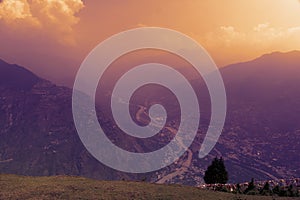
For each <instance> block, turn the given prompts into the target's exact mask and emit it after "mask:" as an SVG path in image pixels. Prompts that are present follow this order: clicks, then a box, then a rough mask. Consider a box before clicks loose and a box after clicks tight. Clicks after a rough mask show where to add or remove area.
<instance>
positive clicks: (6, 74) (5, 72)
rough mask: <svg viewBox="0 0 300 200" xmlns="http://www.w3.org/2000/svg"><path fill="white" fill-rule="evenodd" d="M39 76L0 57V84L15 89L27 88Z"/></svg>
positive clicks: (30, 86) (29, 87)
mask: <svg viewBox="0 0 300 200" xmlns="http://www.w3.org/2000/svg"><path fill="white" fill-rule="evenodd" d="M39 80H40V78H39V77H38V76H36V75H35V74H34V73H32V72H30V71H29V70H27V69H25V68H24V67H21V66H19V65H16V64H9V63H7V62H5V61H3V60H1V59H0V86H4V87H8V88H11V89H17V90H29V89H31V88H32V86H33V85H34V84H36V83H37V82H38V81H39Z"/></svg>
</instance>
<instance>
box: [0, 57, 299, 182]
mask: <svg viewBox="0 0 300 200" xmlns="http://www.w3.org/2000/svg"><path fill="white" fill-rule="evenodd" d="M220 72H221V74H222V77H223V80H224V83H225V88H226V93H227V101H228V108H227V110H228V112H227V118H226V122H225V126H224V129H223V132H222V135H221V137H220V139H219V141H218V143H217V145H216V146H215V148H214V149H213V151H212V152H211V153H210V154H209V155H208V156H207V157H205V158H204V159H198V149H199V144H193V145H192V146H191V148H190V149H189V151H188V152H187V153H186V154H184V156H182V157H181V158H180V159H179V161H178V162H176V163H174V164H172V165H170V166H168V167H166V168H164V169H161V170H159V171H156V172H153V173H147V174H128V173H122V172H118V171H116V170H113V169H110V168H108V167H106V166H105V165H103V164H101V163H100V162H98V161H97V160H96V159H95V158H93V156H92V155H91V154H90V153H89V152H88V151H87V150H86V149H85V147H84V146H83V144H82V143H81V141H80V139H79V137H78V135H77V132H76V129H75V126H74V122H73V117H72V107H71V106H72V104H71V101H72V99H71V98H72V90H71V89H70V88H67V87H62V86H56V85H55V84H53V83H51V82H49V81H47V80H44V79H42V78H40V77H38V76H36V75H35V74H34V73H32V72H30V71H28V70H26V69H25V68H24V67H21V66H18V65H12V64H8V63H6V62H5V61H2V60H0V173H13V174H23V175H33V176H38V175H44V176H51V175H59V174H64V175H79V176H85V177H90V178H96V179H105V180H120V179H133V180H135V179H142V178H146V179H147V180H148V181H151V182H160V183H183V184H189V185H197V184H200V183H202V182H203V179H202V177H203V174H204V171H205V169H206V168H207V166H208V164H209V163H210V162H211V160H212V159H213V158H214V157H215V156H222V157H223V158H224V161H225V165H226V167H227V170H228V173H229V181H230V182H244V181H248V180H250V179H251V178H252V177H253V178H255V179H258V180H266V179H277V178H290V177H300V169H299V166H300V160H299V159H298V158H299V154H298V152H299V151H300V88H299V85H300V52H299V51H292V52H287V53H280V52H274V53H271V54H266V55H263V56H261V57H259V58H257V59H255V60H252V61H249V62H243V63H237V64H233V65H229V66H226V67H223V68H221V69H220ZM191 82H192V81H191ZM201 87H202V86H200V88H201ZM140 95H141V96H143V94H142V93H140ZM169 95H170V96H172V95H171V94H169ZM148 96H149V98H150V100H151V95H148ZM171 98H172V97H171ZM203 99H205V97H203ZM174 102H175V104H176V101H175V100H174V101H172V103H171V105H172V104H173V103H174ZM171 105H170V104H167V105H166V106H170V107H171ZM203 105H204V106H206V107H207V108H208V107H209V102H208V103H205V102H204V104H203ZM99 110H100V111H99V113H100V114H98V116H99V119H100V120H99V121H101V120H102V121H105V123H102V125H103V126H105V127H104V129H105V130H106V131H108V136H109V138H110V139H111V140H114V139H116V138H118V139H119V141H121V142H120V146H122V147H123V148H125V149H126V148H128V149H129V150H132V151H137V152H139V151H141V150H142V149H144V148H146V147H145V146H147V144H148V145H149V144H150V145H152V146H153V145H154V146H155V144H156V147H161V146H162V145H163V144H164V143H165V141H162V140H160V139H159V137H158V138H156V140H155V141H154V142H153V141H152V142H151V141H147V142H144V143H143V142H141V141H140V140H134V139H132V138H129V139H128V140H127V138H126V137H125V136H123V135H118V134H117V133H118V132H119V130H116V129H115V127H114V126H113V125H112V124H111V123H109V122H108V121H109V119H104V117H105V115H102V114H101V112H102V110H101V107H100V108H99ZM132 110H133V112H137V110H135V109H134V108H132ZM208 110H209V109H208ZM103 112H104V113H105V111H103ZM203 116H204V119H203V120H204V124H206V121H208V119H209V114H208V115H203ZM133 118H134V117H133ZM145 119H146V120H147V117H145ZM107 120H108V121H107ZM135 120H136V121H137V122H141V121H143V120H141V119H139V120H138V119H135ZM175 127H176V125H175ZM205 130H206V128H205V125H204V128H203V129H202V128H201V127H200V128H199V132H200V133H201V134H200V135H199V138H200V139H199V141H201V138H203V135H204V134H205ZM202 133H203V134H202ZM167 135H168V134H167ZM168 137H171V136H170V134H169V135H168ZM135 142H137V144H135V145H129V144H134V143H135ZM128 146H129V147H128Z"/></svg>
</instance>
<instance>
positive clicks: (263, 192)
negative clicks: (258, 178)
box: [259, 181, 272, 195]
mask: <svg viewBox="0 0 300 200" xmlns="http://www.w3.org/2000/svg"><path fill="white" fill-rule="evenodd" d="M259 193H260V194H261V195H271V194H272V191H271V189H270V184H269V182H268V181H267V182H266V183H265V185H264V187H263V188H262V189H261V190H260V192H259Z"/></svg>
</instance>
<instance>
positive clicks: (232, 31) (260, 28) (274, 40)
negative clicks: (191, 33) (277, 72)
mask: <svg viewBox="0 0 300 200" xmlns="http://www.w3.org/2000/svg"><path fill="white" fill-rule="evenodd" d="M299 35H300V26H299V27H298V26H297V27H289V28H283V27H273V26H271V25H270V24H269V23H261V24H258V25H256V26H254V27H253V28H252V29H250V30H248V31H239V30H237V29H236V28H235V27H233V26H221V27H220V28H219V29H218V30H216V31H215V32H211V33H209V34H207V36H206V38H205V40H207V41H212V43H213V44H214V45H220V46H227V47H233V46H248V47H249V46H252V47H253V46H257V45H258V46H259V47H266V48H268V47H271V46H273V47H274V46H276V45H281V46H284V45H290V44H299V45H300V37H299Z"/></svg>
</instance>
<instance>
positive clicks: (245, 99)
mask: <svg viewBox="0 0 300 200" xmlns="http://www.w3.org/2000/svg"><path fill="white" fill-rule="evenodd" d="M221 73H222V76H223V79H224V82H225V87H226V92H227V98H228V114H227V119H226V125H225V129H224V132H223V134H222V136H221V138H220V141H219V145H218V146H217V147H216V149H217V150H219V151H220V152H221V153H222V155H223V156H224V157H225V159H227V162H228V164H229V165H230V166H231V167H230V168H232V169H231V170H234V171H237V172H238V173H236V174H235V173H234V174H232V175H231V178H232V179H234V180H237V181H243V180H244V179H249V178H250V177H254V178H256V179H261V178H262V177H265V179H268V178H271V179H274V178H281V177H292V176H297V177H299V176H300V170H299V167H300V161H299V159H298V157H299V156H298V152H299V151H300V87H299V85H300V51H292V52H288V53H280V52H275V53H271V54H266V55H263V56H261V57H259V58H257V59H255V60H253V61H249V62H245V63H238V64H234V65H230V66H227V67H225V68H222V69H221ZM246 171H248V172H247V173H246Z"/></svg>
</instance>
